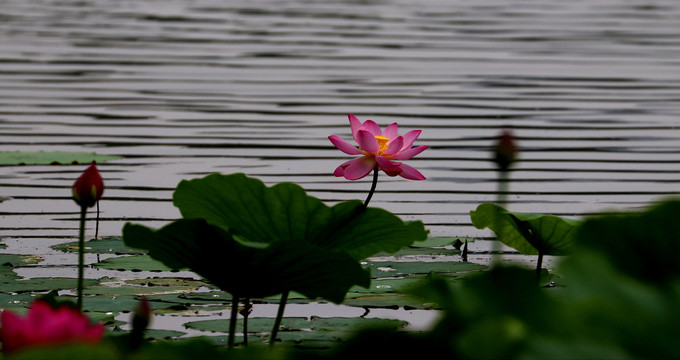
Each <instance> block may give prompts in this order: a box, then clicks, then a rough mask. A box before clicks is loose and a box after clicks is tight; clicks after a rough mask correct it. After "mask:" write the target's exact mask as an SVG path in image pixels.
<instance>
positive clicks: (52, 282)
mask: <svg viewBox="0 0 680 360" xmlns="http://www.w3.org/2000/svg"><path fill="white" fill-rule="evenodd" d="M83 283H84V285H85V286H91V285H94V284H97V283H99V280H96V279H83ZM76 287H77V280H76V279H74V278H61V277H60V278H29V279H17V280H14V281H11V282H9V281H8V282H5V283H2V288H1V290H2V291H7V292H10V291H11V292H33V291H51V290H63V289H75V288H76Z"/></svg>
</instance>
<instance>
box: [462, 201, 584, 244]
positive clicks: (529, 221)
mask: <svg viewBox="0 0 680 360" xmlns="http://www.w3.org/2000/svg"><path fill="white" fill-rule="evenodd" d="M470 218H471V219H472V224H473V225H474V226H475V227H476V228H478V229H484V228H487V227H488V228H489V229H491V230H493V232H494V233H496V236H497V237H498V240H500V241H501V242H502V243H503V244H505V245H507V246H510V247H512V248H514V249H515V250H517V251H519V252H520V253H522V254H525V255H538V254H543V255H567V254H569V253H570V252H571V249H572V246H573V244H574V239H575V234H576V232H575V230H576V229H577V227H578V226H579V225H580V224H581V222H580V221H578V220H573V219H566V218H561V217H558V216H554V215H543V214H527V213H515V212H509V211H507V210H505V209H504V208H502V207H500V206H498V205H495V204H491V203H485V204H481V205H479V206H478V207H477V210H476V211H474V210H473V211H470Z"/></svg>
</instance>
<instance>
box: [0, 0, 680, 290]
mask: <svg viewBox="0 0 680 360" xmlns="http://www.w3.org/2000/svg"><path fill="white" fill-rule="evenodd" d="M0 84H1V86H0V151H17V150H23V151H39V150H44V151H54V150H59V151H87V152H97V153H100V154H106V155H118V156H122V159H120V160H115V161H111V162H107V163H101V164H100V165H99V169H100V172H101V173H102V175H103V177H104V179H105V183H106V192H105V195H104V197H105V199H104V200H103V201H102V203H101V220H102V221H101V223H100V228H99V234H100V236H116V235H120V230H121V227H122V226H123V224H124V223H125V222H135V223H142V224H144V225H147V226H153V227H160V226H162V225H164V224H166V223H167V222H169V221H171V220H174V219H176V218H178V217H179V212H178V211H177V210H176V209H175V208H174V207H173V206H172V203H171V196H172V191H173V189H174V187H175V186H176V185H177V183H178V182H179V181H180V180H182V179H187V178H195V177H201V176H203V175H206V174H208V173H212V172H221V173H233V172H244V173H246V174H248V175H250V176H254V177H258V178H260V179H262V180H263V181H265V182H266V183H268V184H274V183H277V182H281V181H294V182H297V183H299V184H300V185H302V186H303V187H304V188H305V189H306V190H308V192H309V193H310V194H312V195H314V196H317V197H319V198H321V199H322V200H324V201H326V202H328V203H329V204H332V203H334V202H337V201H340V200H346V199H362V200H363V199H364V198H365V196H366V193H367V191H368V189H369V187H370V179H369V178H365V179H363V180H360V181H355V182H350V181H347V180H344V179H342V178H334V177H333V176H332V173H333V170H334V169H335V167H336V166H338V165H339V164H340V163H342V162H344V161H346V160H348V159H349V156H347V155H345V154H343V153H341V152H340V151H338V150H337V149H335V148H334V147H333V146H332V145H331V144H330V142H329V141H328V138H327V137H328V135H331V134H336V135H340V136H342V137H344V138H346V139H350V138H351V136H350V130H349V126H348V121H347V117H346V113H354V114H356V115H357V116H358V117H359V118H360V119H362V120H364V119H373V120H375V121H376V122H378V123H379V124H381V125H382V126H385V125H387V124H389V123H392V122H395V121H396V122H398V123H399V125H400V128H401V129H402V131H401V132H402V133H403V132H404V131H406V130H411V129H422V130H423V133H422V135H421V136H420V138H419V139H418V141H417V142H416V145H423V144H427V145H429V146H430V147H431V148H430V149H428V150H427V151H425V152H424V153H422V154H420V155H419V156H417V157H416V158H414V159H412V160H409V162H408V163H409V164H410V165H412V166H414V167H416V168H418V169H419V170H421V172H422V173H423V174H424V175H425V176H426V177H427V178H428V179H427V180H426V181H422V182H416V181H408V180H404V179H402V178H388V177H387V176H385V175H384V174H383V175H382V176H381V177H380V182H379V184H378V189H377V193H376V195H375V196H374V197H373V200H372V202H371V204H372V205H373V206H377V207H383V208H385V209H388V210H390V211H393V212H395V213H397V214H398V215H400V216H401V217H402V218H403V219H405V220H414V219H415V220H422V221H423V222H424V223H425V224H426V226H427V227H428V229H429V230H430V231H431V235H433V236H461V237H475V238H477V239H479V240H478V241H475V242H474V243H473V244H471V250H472V255H471V257H470V259H471V260H472V261H478V262H482V263H484V262H486V261H488V254H487V252H488V250H489V249H490V246H489V244H490V241H485V240H488V239H490V233H489V232H488V231H486V230H478V229H475V228H474V227H473V226H472V225H471V223H470V217H469V211H470V210H473V209H475V208H476V206H477V205H478V204H480V203H482V202H488V201H494V200H495V199H496V197H497V193H496V188H497V180H496V176H497V175H496V173H495V171H494V166H493V164H492V163H491V162H490V161H489V160H488V159H489V157H490V146H491V145H492V142H493V138H494V137H495V136H496V135H497V133H498V131H499V129H500V128H501V127H503V126H512V127H513V128H514V129H515V134H516V135H517V137H518V139H519V144H520V147H521V158H520V162H519V163H518V164H517V165H516V167H515V168H514V171H513V172H512V174H511V179H512V184H511V186H510V191H511V194H510V196H509V200H510V203H509V205H508V206H509V208H510V209H512V210H514V211H526V212H541V213H550V214H556V215H561V216H569V217H576V218H579V217H581V216H583V215H586V214H589V213H592V212H596V211H602V210H607V209H612V208H617V209H621V208H637V207H641V206H645V205H647V204H649V203H650V202H653V201H656V200H658V199H661V198H665V197H668V196H672V195H675V194H676V192H677V188H678V186H677V183H678V181H680V141H678V139H679V138H680V128H679V127H678V125H680V2H677V1H675V0H649V1H645V2H640V1H629V0H602V1H580V0H579V1H570V2H565V1H539V0H524V1H513V2H506V1H502V0H484V1H472V2H468V1H444V0H426V1H418V2H412V1H403V0H375V1H372V0H364V1H360V0H344V1H340V0H338V1H313V0H307V1H303V0H282V1H269V0H248V1H242V0H235V1H229V2H222V1H210V0H147V1H137V0H116V1H110V0H85V1H78V2H70V1H59V0H5V1H2V3H0ZM83 168H84V167H83V166H82V165H77V166H75V165H61V166H54V165H53V166H30V165H29V166H2V167H0V196H5V197H11V200H9V201H4V202H2V203H0V219H2V224H1V225H0V228H1V229H2V233H1V235H0V236H1V237H2V238H4V243H5V244H7V248H6V249H4V250H2V252H5V253H20V254H37V255H40V256H42V257H43V258H45V262H44V263H42V264H38V265H36V266H33V267H30V268H24V269H17V272H18V273H20V274H22V275H27V276H47V275H49V274H51V273H52V272H53V271H55V266H54V265H55V264H56V265H58V264H64V263H69V261H73V262H75V259H73V260H70V259H71V258H70V257H69V255H65V254H63V253H59V252H56V251H53V250H50V249H49V246H50V245H53V244H57V243H63V242H68V241H73V239H74V238H75V236H77V226H78V221H77V220H78V209H77V208H76V206H75V205H74V203H73V201H72V200H71V197H70V189H69V188H70V186H71V185H72V183H73V181H74V179H75V178H76V177H77V176H78V175H79V174H80V172H82V170H83ZM88 224H89V225H90V226H91V227H90V228H89V229H88V233H89V234H91V233H92V230H93V229H92V224H93V222H89V223H88ZM509 257H510V258H512V257H513V255H509ZM518 258H521V257H518ZM89 261H94V259H90V260H89ZM56 268H57V269H59V266H57V267H56ZM21 271H24V273H21ZM61 271H62V272H64V273H70V274H75V270H74V268H73V267H63V268H61ZM41 274H42V275H41ZM87 275H88V276H89V277H98V276H101V273H95V272H94V270H92V271H90V272H88V274H87ZM143 275H144V274H135V276H143Z"/></svg>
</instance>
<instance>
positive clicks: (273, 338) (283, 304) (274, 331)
mask: <svg viewBox="0 0 680 360" xmlns="http://www.w3.org/2000/svg"><path fill="white" fill-rule="evenodd" d="M288 293H289V291H285V292H284V293H283V294H281V301H280V302H279V310H278V311H277V313H276V320H274V327H273V328H272V336H271V337H270V338H269V346H270V347H272V346H274V342H276V335H277V334H278V333H279V327H280V326H281V319H283V310H284V309H285V308H286V302H287V301H288Z"/></svg>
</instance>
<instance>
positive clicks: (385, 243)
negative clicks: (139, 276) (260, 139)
mask: <svg viewBox="0 0 680 360" xmlns="http://www.w3.org/2000/svg"><path fill="white" fill-rule="evenodd" d="M173 202H174V204H175V206H177V207H178V208H179V209H180V212H181V213H182V216H183V217H184V218H203V219H206V220H207V221H208V223H210V224H212V225H216V226H219V227H222V228H224V229H225V230H229V231H230V232H231V233H232V234H233V235H234V236H235V237H236V238H237V239H238V238H243V239H246V240H247V241H251V242H259V243H273V242H277V241H286V242H292V243H300V244H313V245H316V246H320V247H324V248H328V249H334V250H341V251H345V252H347V253H348V254H350V256H352V257H353V258H354V259H363V258H366V257H368V256H371V255H375V254H377V253H379V252H387V253H394V252H396V251H398V250H399V249H401V248H402V247H404V246H409V245H411V244H413V242H414V241H423V240H425V239H426V238H427V231H426V230H425V228H424V226H423V224H422V222H419V221H418V222H406V223H405V222H403V221H402V220H401V219H399V217H397V216H396V215H394V214H392V213H390V212H388V211H385V210H383V209H378V208H368V209H364V207H363V204H362V203H361V202H360V201H358V200H355V201H346V202H341V203H339V204H337V205H335V206H333V207H328V206H326V205H325V204H323V203H322V202H321V201H320V200H319V199H317V198H315V197H312V196H309V195H307V194H306V193H305V191H304V189H302V188H301V187H300V186H298V185H296V184H292V183H281V184H277V185H274V186H272V187H267V186H265V184H264V183H262V182H261V181H260V180H257V179H253V178H249V177H247V176H245V175H243V174H232V175H221V174H212V175H209V176H207V177H205V178H202V179H194V180H188V181H187V180H185V181H182V182H180V184H179V185H178V186H177V190H176V191H175V193H174V195H173Z"/></svg>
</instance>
